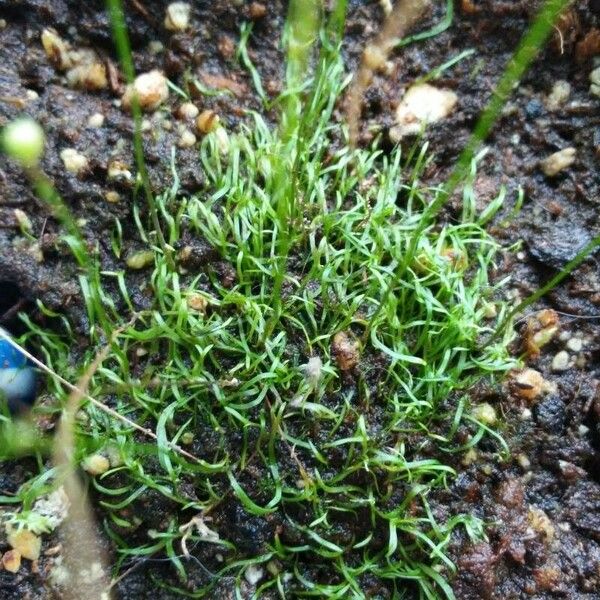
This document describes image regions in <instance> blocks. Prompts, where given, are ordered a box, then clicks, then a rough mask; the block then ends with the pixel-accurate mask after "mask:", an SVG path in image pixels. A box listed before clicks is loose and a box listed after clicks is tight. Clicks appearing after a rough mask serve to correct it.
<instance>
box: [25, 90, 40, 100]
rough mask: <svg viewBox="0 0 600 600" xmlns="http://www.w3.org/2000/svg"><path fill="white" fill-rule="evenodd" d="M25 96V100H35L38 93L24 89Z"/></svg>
mask: <svg viewBox="0 0 600 600" xmlns="http://www.w3.org/2000/svg"><path fill="white" fill-rule="evenodd" d="M25 96H26V98H27V100H31V101H34V100H37V99H38V98H39V97H40V95H39V94H38V93H37V92H36V91H35V90H25Z"/></svg>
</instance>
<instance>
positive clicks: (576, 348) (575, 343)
mask: <svg viewBox="0 0 600 600" xmlns="http://www.w3.org/2000/svg"><path fill="white" fill-rule="evenodd" d="M567 348H568V349H569V350H570V351H571V352H581V349H582V348H583V340H582V339H581V338H578V337H573V338H571V339H570V340H569V341H568V342H567Z"/></svg>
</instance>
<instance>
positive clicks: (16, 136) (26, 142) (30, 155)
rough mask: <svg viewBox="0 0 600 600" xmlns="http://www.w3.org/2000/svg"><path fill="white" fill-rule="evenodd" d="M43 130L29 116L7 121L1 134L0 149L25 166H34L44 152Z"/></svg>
mask: <svg viewBox="0 0 600 600" xmlns="http://www.w3.org/2000/svg"><path fill="white" fill-rule="evenodd" d="M44 142H45V139H44V130H43V129H42V128H41V127H40V126H39V125H38V124H37V123H36V122H35V121H34V120H33V119H30V118H29V117H22V118H20V119H16V120H15V121H13V122H12V123H9V124H8V125H7V126H6V127H5V128H4V130H3V131H2V135H1V145H2V149H3V150H4V152H6V154H7V155H8V156H10V157H11V158H13V159H15V160H16V161H18V162H20V163H21V164H22V165H23V166H25V167H33V166H35V165H36V164H37V163H38V162H39V160H40V158H41V156H42V154H43V153H44Z"/></svg>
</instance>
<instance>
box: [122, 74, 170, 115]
mask: <svg viewBox="0 0 600 600" xmlns="http://www.w3.org/2000/svg"><path fill="white" fill-rule="evenodd" d="M136 96H137V99H138V102H139V104H140V108H141V109H142V110H144V111H154V110H156V109H157V108H158V107H159V106H160V105H161V104H162V103H163V102H164V101H165V100H167V98H168V97H169V86H168V85H167V78H166V77H165V76H164V75H163V74H162V73H161V72H160V71H158V70H156V69H154V70H153V71H150V72H148V73H142V74H141V75H138V76H137V77H136V78H135V81H134V82H133V84H132V85H128V86H127V89H126V90H125V93H124V94H123V97H122V98H121V100H122V103H123V107H124V108H126V109H129V108H131V106H132V103H133V98H134V97H136Z"/></svg>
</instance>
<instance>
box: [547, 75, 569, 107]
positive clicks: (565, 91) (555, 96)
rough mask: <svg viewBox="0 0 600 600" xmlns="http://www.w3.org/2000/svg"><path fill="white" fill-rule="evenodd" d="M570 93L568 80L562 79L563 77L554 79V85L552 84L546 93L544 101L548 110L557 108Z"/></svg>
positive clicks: (564, 101)
mask: <svg viewBox="0 0 600 600" xmlns="http://www.w3.org/2000/svg"><path fill="white" fill-rule="evenodd" d="M570 95H571V84H570V83H569V82H568V81H564V80H563V79H559V80H558V81H555V82H554V85H553V86H552V91H551V92H550V94H549V95H548V99H547V101H546V106H547V107H548V110H552V111H554V110H558V109H559V108H560V107H561V106H563V105H564V104H565V103H566V102H567V100H568V99H569V96H570Z"/></svg>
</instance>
